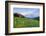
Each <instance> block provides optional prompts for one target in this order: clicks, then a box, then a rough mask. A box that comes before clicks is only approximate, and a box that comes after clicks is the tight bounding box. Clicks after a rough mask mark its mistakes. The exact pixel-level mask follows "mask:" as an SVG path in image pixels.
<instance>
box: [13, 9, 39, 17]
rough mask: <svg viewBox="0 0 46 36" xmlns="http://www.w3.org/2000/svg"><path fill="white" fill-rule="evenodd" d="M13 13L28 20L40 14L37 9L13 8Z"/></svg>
mask: <svg viewBox="0 0 46 36" xmlns="http://www.w3.org/2000/svg"><path fill="white" fill-rule="evenodd" d="M13 13H20V14H22V15H24V16H25V17H28V18H34V17H38V16H39V13H40V9H39V8H13Z"/></svg>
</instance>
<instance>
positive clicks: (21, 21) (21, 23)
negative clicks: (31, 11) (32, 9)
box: [13, 17, 39, 28]
mask: <svg viewBox="0 0 46 36" xmlns="http://www.w3.org/2000/svg"><path fill="white" fill-rule="evenodd" d="M13 26H14V28H24V27H39V21H38V20H35V19H29V18H21V17H14V25H13Z"/></svg>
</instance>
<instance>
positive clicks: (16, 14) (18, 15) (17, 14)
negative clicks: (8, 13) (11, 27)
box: [14, 13, 25, 17]
mask: <svg viewBox="0 0 46 36" xmlns="http://www.w3.org/2000/svg"><path fill="white" fill-rule="evenodd" d="M14 16H15V17H25V16H24V15H22V14H19V13H15V14H14Z"/></svg>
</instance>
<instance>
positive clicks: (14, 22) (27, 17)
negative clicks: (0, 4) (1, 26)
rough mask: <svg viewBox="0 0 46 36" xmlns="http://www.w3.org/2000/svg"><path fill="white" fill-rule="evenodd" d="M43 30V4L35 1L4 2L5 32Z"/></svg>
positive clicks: (40, 31) (8, 33)
mask: <svg viewBox="0 0 46 36" xmlns="http://www.w3.org/2000/svg"><path fill="white" fill-rule="evenodd" d="M44 32H45V4H44V3H37V2H20V1H6V2H5V34H6V35H16V34H29V33H44Z"/></svg>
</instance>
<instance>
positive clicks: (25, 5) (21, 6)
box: [9, 3, 43, 33]
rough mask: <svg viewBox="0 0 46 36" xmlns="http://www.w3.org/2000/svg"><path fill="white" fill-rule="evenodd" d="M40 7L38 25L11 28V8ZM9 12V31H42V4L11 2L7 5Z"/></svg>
mask: <svg viewBox="0 0 46 36" xmlns="http://www.w3.org/2000/svg"><path fill="white" fill-rule="evenodd" d="M14 7H18V8H40V23H39V24H40V27H32V28H13V8H14ZM9 13H10V17H9V19H10V23H9V24H10V32H9V33H15V32H16V33H18V32H30V31H31V32H33V31H43V6H42V5H34V4H33V5H32V4H31V5H29V4H18V3H17V4H14V5H13V4H11V5H10V6H9Z"/></svg>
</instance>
